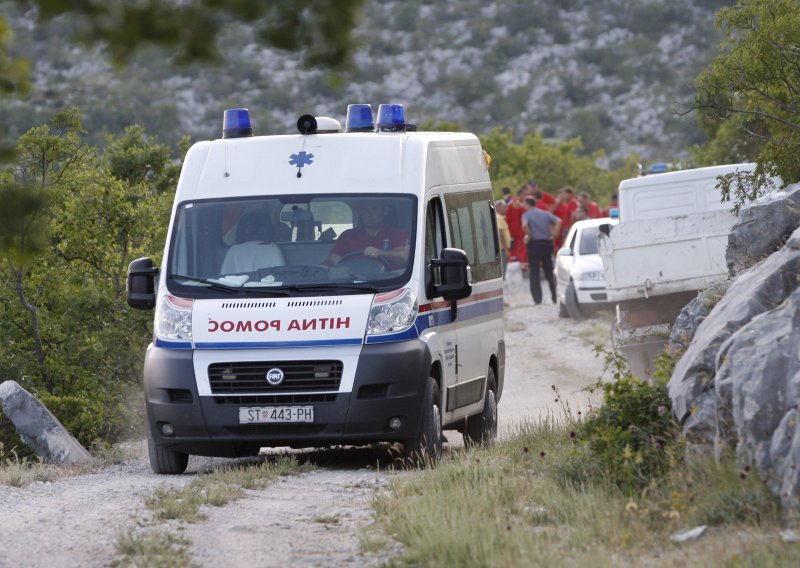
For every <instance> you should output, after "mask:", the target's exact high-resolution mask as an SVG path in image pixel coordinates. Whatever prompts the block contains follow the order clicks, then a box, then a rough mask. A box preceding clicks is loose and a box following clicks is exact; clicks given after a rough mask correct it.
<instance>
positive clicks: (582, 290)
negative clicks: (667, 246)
mask: <svg viewBox="0 0 800 568" xmlns="http://www.w3.org/2000/svg"><path fill="white" fill-rule="evenodd" d="M617 222H618V220H617V219H612V218H610V217H601V218H599V219H586V220H585V221H578V222H576V223H574V224H573V225H572V227H570V229H569V232H568V233H567V238H566V239H565V240H564V245H563V246H562V247H561V248H560V249H559V250H558V253H557V254H556V265H555V273H556V280H557V282H558V292H557V297H558V315H559V316H560V317H562V318H566V317H571V318H574V319H581V318H584V317H586V316H587V315H590V313H592V312H594V311H596V310H598V309H600V308H603V307H605V306H606V302H607V296H606V280H605V273H604V271H603V261H602V260H601V259H600V255H599V254H597V233H598V231H599V229H598V227H600V225H605V224H609V225H616V224H617Z"/></svg>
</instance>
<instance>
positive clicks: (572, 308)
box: [564, 281, 586, 320]
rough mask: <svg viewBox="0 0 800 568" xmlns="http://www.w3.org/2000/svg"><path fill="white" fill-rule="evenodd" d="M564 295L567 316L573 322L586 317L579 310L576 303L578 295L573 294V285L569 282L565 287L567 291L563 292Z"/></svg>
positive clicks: (579, 306)
mask: <svg viewBox="0 0 800 568" xmlns="http://www.w3.org/2000/svg"><path fill="white" fill-rule="evenodd" d="M564 295H565V296H566V309H567V315H569V317H571V318H572V319H575V320H582V319H584V318H585V317H586V316H585V315H584V313H583V310H582V309H581V305H580V304H579V303H578V295H577V294H576V293H575V283H574V282H572V281H570V283H569V284H568V285H567V289H566V290H565V291H564Z"/></svg>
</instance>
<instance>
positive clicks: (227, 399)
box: [214, 393, 338, 406]
mask: <svg viewBox="0 0 800 568" xmlns="http://www.w3.org/2000/svg"><path fill="white" fill-rule="evenodd" d="M337 396H338V395H337V394H336V393H332V394H277V395H266V396H265V395H261V396H215V397H214V404H235V405H237V406H258V405H261V404H280V405H288V404H309V403H321V402H336V397H337Z"/></svg>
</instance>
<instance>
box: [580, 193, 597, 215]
mask: <svg viewBox="0 0 800 568" xmlns="http://www.w3.org/2000/svg"><path fill="white" fill-rule="evenodd" d="M578 203H580V204H581V205H585V206H586V209H587V210H588V211H589V219H597V218H599V217H602V216H603V213H602V211H600V206H599V205H598V204H597V203H596V202H594V201H592V198H591V197H590V196H589V194H588V193H586V192H585V191H582V192H580V193H579V194H578Z"/></svg>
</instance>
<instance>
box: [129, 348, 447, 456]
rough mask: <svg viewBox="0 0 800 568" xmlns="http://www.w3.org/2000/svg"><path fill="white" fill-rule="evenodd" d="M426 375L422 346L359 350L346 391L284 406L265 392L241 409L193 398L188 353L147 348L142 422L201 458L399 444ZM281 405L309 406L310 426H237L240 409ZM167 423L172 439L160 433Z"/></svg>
mask: <svg viewBox="0 0 800 568" xmlns="http://www.w3.org/2000/svg"><path fill="white" fill-rule="evenodd" d="M265 351H266V350H265ZM231 355H234V356H235V351H233V352H231V351H229V352H226V353H225V358H226V359H230V358H231ZM280 355H281V356H282V357H285V358H287V359H289V358H290V357H286V353H281V354H280ZM292 355H293V356H294V358H295V359H302V358H303V357H304V356H308V355H306V352H305V351H303V350H300V351H299V352H296V353H292ZM274 357H275V353H274V352H271V353H265V358H274ZM430 368H431V357H430V353H429V351H428V349H427V345H426V344H425V343H424V342H422V341H419V340H412V341H402V342H396V343H381V344H375V345H364V346H362V348H361V353H360V355H359V357H358V364H357V366H356V370H355V379H354V383H353V388H352V391H350V392H332V393H327V394H324V395H304V394H298V395H297V396H296V397H295V398H293V399H292V398H289V397H291V396H292V395H283V394H282V395H281V396H280V397H273V396H272V395H271V393H270V392H269V390H268V388H265V390H264V392H263V395H264V396H265V397H267V398H269V400H270V401H271V402H269V403H263V402H259V403H253V402H248V401H247V399H246V398H245V397H240V400H239V401H238V402H233V401H232V399H231V397H224V396H213V395H212V396H202V397H201V396H199V395H198V392H197V381H196V380H195V371H194V365H193V351H192V350H189V349H185V350H184V349H162V348H158V347H153V346H151V347H150V348H149V349H148V352H147V356H146V358H145V368H144V386H145V400H146V404H147V416H148V420H149V421H150V427H151V430H152V432H153V436H154V438H155V442H156V444H158V445H160V446H164V447H168V448H170V449H172V450H176V451H181V452H186V453H189V454H195V455H205V456H220V457H237V456H242V455H250V454H253V453H255V452H257V451H258V449H259V448H261V447H268V446H294V447H312V446H330V445H338V444H369V443H374V442H380V441H403V440H407V439H410V438H413V437H415V436H416V435H417V433H418V431H419V428H420V416H421V415H420V413H421V410H422V409H421V404H420V401H421V399H422V392H423V389H424V386H425V384H426V381H427V378H428V372H429V370H430ZM304 397H308V399H306V398H304ZM262 400H264V399H262ZM287 405H292V406H296V405H303V406H305V405H313V406H314V422H313V423H292V424H284V423H281V424H239V408H240V407H243V406H287ZM392 417H398V418H400V419H401V420H402V426H401V427H400V428H399V429H396V430H391V429H390V428H389V419H390V418H392ZM167 422H168V423H170V424H171V425H172V426H173V428H174V435H171V436H165V435H163V434H162V433H161V426H162V425H163V424H164V423H167Z"/></svg>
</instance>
